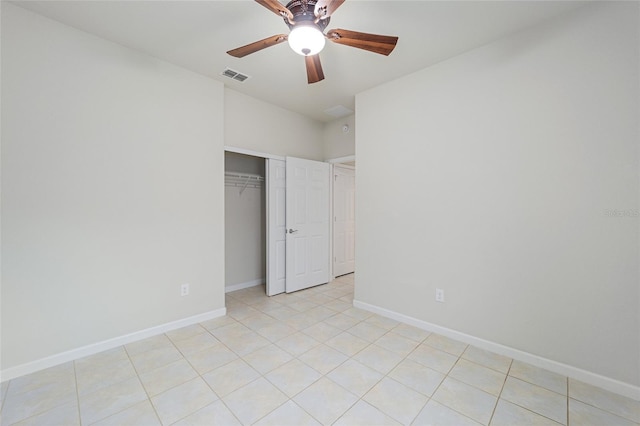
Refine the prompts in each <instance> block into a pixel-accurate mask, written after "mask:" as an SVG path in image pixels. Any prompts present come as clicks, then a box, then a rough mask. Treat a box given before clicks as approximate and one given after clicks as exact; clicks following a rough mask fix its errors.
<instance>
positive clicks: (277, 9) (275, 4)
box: [256, 0, 293, 20]
mask: <svg viewBox="0 0 640 426" xmlns="http://www.w3.org/2000/svg"><path fill="white" fill-rule="evenodd" d="M256 2H257V3H260V4H261V5H263V6H264V7H266V8H267V9H269V10H270V11H272V12H273V13H275V14H276V15H278V16H282V17H283V18H285V17H286V18H288V19H289V20H293V13H291V11H290V10H289V9H287V8H286V7H284V6H283V5H282V3H280V2H279V1H278V0H256Z"/></svg>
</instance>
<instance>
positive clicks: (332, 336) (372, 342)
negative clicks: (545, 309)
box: [0, 275, 640, 426]
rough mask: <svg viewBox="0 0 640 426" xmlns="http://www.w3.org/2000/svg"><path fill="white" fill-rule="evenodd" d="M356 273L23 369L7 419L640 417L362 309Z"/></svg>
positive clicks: (374, 421)
mask: <svg viewBox="0 0 640 426" xmlns="http://www.w3.org/2000/svg"><path fill="white" fill-rule="evenodd" d="M353 279H354V277H353V275H348V276H344V277H341V278H338V279H337V280H335V281H333V282H331V283H329V284H326V285H323V286H319V287H315V288H312V289H308V290H305V291H301V292H297V293H293V294H288V295H287V294H283V295H278V296H275V297H271V298H269V297H266V296H265V294H264V287H254V288H250V289H246V290H241V291H237V292H234V293H229V294H227V299H226V301H227V309H228V315H227V316H225V317H222V318H217V319H214V320H211V321H207V322H204V323H201V324H197V325H193V326H189V327H185V328H182V329H179V330H175V331H171V332H169V333H166V334H162V335H159V336H156V337H152V338H150V339H146V340H142V341H139V342H135V343H132V344H129V345H126V346H124V347H119V348H116V349H113V350H109V351H106V352H103V353H100V354H97V355H93V356H90V357H87V358H84V359H80V360H77V361H75V362H70V363H67V364H64V365H60V366H57V367H53V368H50V369H47V370H44V371H41V372H38V373H34V374H31V375H29V376H24V377H20V378H17V379H14V380H11V381H10V382H7V383H2V387H1V392H2V393H1V397H0V398H1V401H2V408H1V416H2V421H1V423H2V425H11V424H20V425H65V426H66V425H77V424H83V425H93V424H95V425H158V424H164V425H169V424H177V425H238V424H246V425H249V424H257V425H296V426H298V425H318V424H326V425H328V424H335V425H397V424H413V425H428V424H433V425H478V424H484V425H488V424H491V425H538V424H540V425H554V424H555V425H557V424H564V425H567V424H568V425H636V426H638V424H639V423H640V403H639V402H637V401H634V400H631V399H629V398H625V397H622V396H619V395H616V394H613V393H610V392H607V391H604V390H602V389H599V388H595V387H593V386H590V385H587V384H584V383H581V382H578V381H575V380H572V379H568V378H567V377H563V376H560V375H557V374H554V373H551V372H549V371H545V370H542V369H539V368H536V367H534V366H532V365H529V364H525V363H522V362H519V361H514V360H511V359H510V358H506V357H503V356H500V355H497V354H494V353H490V352H487V351H484V350H482V349H479V348H476V347H473V346H467V345H466V344H464V343H461V342H458V341H455V340H451V339H448V338H446V337H444V336H440V335H436V334H430V333H429V332H426V331H424V330H420V329H417V328H414V327H411V326H408V325H406V324H401V323H398V322H396V321H393V320H390V319H388V318H384V317H381V316H378V315H375V314H372V313H370V312H366V311H363V310H360V309H356V308H353V306H352V302H353Z"/></svg>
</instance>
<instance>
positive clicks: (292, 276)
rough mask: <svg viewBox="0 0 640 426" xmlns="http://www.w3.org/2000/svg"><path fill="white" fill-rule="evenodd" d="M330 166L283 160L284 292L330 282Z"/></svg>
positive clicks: (311, 162) (290, 158)
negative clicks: (284, 193) (284, 217)
mask: <svg viewBox="0 0 640 426" xmlns="http://www.w3.org/2000/svg"><path fill="white" fill-rule="evenodd" d="M330 173H331V166H330V165H329V164H328V163H322V162H319V161H311V160H303V159H300V158H293V157H287V159H286V206H287V207H286V223H287V227H286V232H287V233H286V285H285V287H286V292H287V293H291V292H294V291H297V290H302V289H305V288H309V287H313V286H316V285H318V284H324V283H327V282H328V281H329V217H330V214H331V213H330V199H329V184H330Z"/></svg>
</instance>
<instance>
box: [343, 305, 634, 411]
mask: <svg viewBox="0 0 640 426" xmlns="http://www.w3.org/2000/svg"><path fill="white" fill-rule="evenodd" d="M353 306H354V307H356V308H360V309H364V310H365V311H369V312H374V313H376V314H378V315H382V316H383V317H387V318H391V319H394V320H396V321H400V322H402V323H405V324H409V325H412V326H414V327H417V328H420V329H422V330H426V331H430V332H434V333H438V334H441V335H443V336H446V337H449V338H451V339H455V340H458V341H460V342H464V343H467V344H470V345H473V346H476V347H478V348H481V349H484V350H487V351H491V352H494V353H497V354H499V355H504V356H507V357H509V358H513V359H516V360H518V361H522V362H527V363H529V364H532V365H535V366H536V367H540V368H544V369H546V370H549V371H552V372H554V373H558V374H561V375H563V376H567V377H570V378H572V379H576V380H580V381H582V382H584V383H588V384H590V385H593V386H598V387H600V388H602V389H606V390H608V391H610V392H614V393H617V394H618V395H622V396H626V397H627V398H631V399H635V400H637V401H640V386H634V385H632V384H630V383H625V382H621V381H619V380H615V379H611V378H609V377H605V376H601V375H599V374H596V373H592V372H590V371H586V370H583V369H581V368H577V367H573V366H571V365H567V364H563V363H561V362H557V361H553V360H550V359H547V358H543V357H541V356H538V355H534V354H530V353H528V352H524V351H521V350H519V349H514V348H511V347H509V346H504V345H501V344H499V343H495V342H491V341H489V340H484V339H480V338H478V337H474V336H471V335H469V334H465V333H461V332H459V331H456V330H452V329H450V328H446V327H442V326H439V325H436V324H432V323H430V322H427V321H422V320H419V319H417V318H413V317H410V316H407V315H404V314H400V313H397V312H394V311H391V310H388V309H385V308H381V307H379V306H375V305H370V304H368V303H365V302H361V301H359V300H354V301H353Z"/></svg>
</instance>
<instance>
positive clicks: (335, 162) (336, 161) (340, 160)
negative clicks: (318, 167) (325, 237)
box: [327, 155, 356, 280]
mask: <svg viewBox="0 0 640 426" xmlns="http://www.w3.org/2000/svg"><path fill="white" fill-rule="evenodd" d="M354 161H356V156H355V155H347V156H345V157H336V158H331V159H329V160H327V163H329V164H331V176H333V172H334V167H335V166H340V167H346V168H353V170H355V169H356V167H355V166H351V165H349V164H344V163H351V162H354ZM333 184H334V180H333V177H332V178H331V184H330V185H329V197H330V208H331V217H334V215H335V212H334V210H333V192H334V189H333ZM329 238H330V241H329V259H333V220H330V221H329ZM329 278H331V280H334V279H335V278H336V276H335V274H334V272H333V261H331V262H329Z"/></svg>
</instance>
